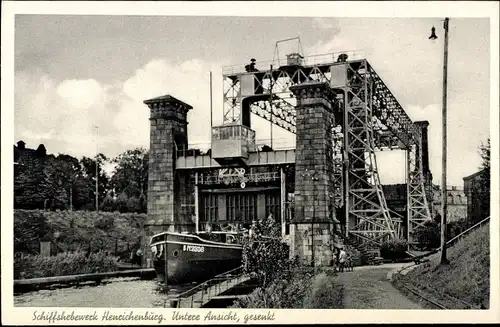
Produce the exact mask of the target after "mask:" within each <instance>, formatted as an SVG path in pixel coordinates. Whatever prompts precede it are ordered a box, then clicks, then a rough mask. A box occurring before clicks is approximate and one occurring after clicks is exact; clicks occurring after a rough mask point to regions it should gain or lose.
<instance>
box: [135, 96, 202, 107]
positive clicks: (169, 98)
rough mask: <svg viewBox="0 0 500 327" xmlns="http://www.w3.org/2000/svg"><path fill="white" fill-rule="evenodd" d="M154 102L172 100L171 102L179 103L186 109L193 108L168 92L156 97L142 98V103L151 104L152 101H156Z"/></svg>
mask: <svg viewBox="0 0 500 327" xmlns="http://www.w3.org/2000/svg"><path fill="white" fill-rule="evenodd" d="M156 102H173V103H178V104H181V105H183V106H184V107H186V108H187V109H193V107H192V106H190V105H189V104H187V103H185V102H183V101H181V100H179V99H177V98H175V97H173V96H171V95H170V94H166V95H162V96H159V97H156V98H152V99H148V100H144V104H152V103H156Z"/></svg>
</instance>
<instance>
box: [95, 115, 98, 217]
mask: <svg viewBox="0 0 500 327" xmlns="http://www.w3.org/2000/svg"><path fill="white" fill-rule="evenodd" d="M95 128H96V142H95V148H96V153H95V211H96V212H99V125H96V127H95Z"/></svg>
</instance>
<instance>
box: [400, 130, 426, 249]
mask: <svg viewBox="0 0 500 327" xmlns="http://www.w3.org/2000/svg"><path fill="white" fill-rule="evenodd" d="M421 142H422V141H421V140H420V142H419V144H418V146H419V147H421V146H422V144H421ZM417 150H418V148H417V145H414V146H412V147H410V149H408V150H407V156H406V158H407V167H408V172H407V174H408V176H407V201H408V234H407V239H408V243H411V244H412V243H416V240H415V239H414V232H415V230H417V229H418V228H419V227H423V225H424V224H425V223H426V222H427V221H429V220H430V219H431V214H430V210H429V205H428V202H427V196H426V193H425V186H424V174H423V171H422V156H421V155H418V151H417Z"/></svg>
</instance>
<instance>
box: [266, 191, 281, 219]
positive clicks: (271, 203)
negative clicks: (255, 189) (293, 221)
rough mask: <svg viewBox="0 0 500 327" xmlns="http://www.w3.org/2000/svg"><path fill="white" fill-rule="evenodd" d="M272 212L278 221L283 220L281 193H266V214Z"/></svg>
mask: <svg viewBox="0 0 500 327" xmlns="http://www.w3.org/2000/svg"><path fill="white" fill-rule="evenodd" d="M269 214H272V215H273V217H274V219H275V221H276V222H278V223H279V222H281V210H280V195H279V194H277V193H266V216H269Z"/></svg>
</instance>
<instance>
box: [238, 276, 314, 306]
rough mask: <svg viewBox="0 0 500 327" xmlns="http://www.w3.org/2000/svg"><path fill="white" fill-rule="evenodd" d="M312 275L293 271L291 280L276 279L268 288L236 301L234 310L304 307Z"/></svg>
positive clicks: (261, 288) (256, 290) (259, 289)
mask: <svg viewBox="0 0 500 327" xmlns="http://www.w3.org/2000/svg"><path fill="white" fill-rule="evenodd" d="M311 277H312V274H311V273H310V272H307V271H301V270H299V269H298V268H296V269H294V270H293V273H292V274H291V277H290V278H289V279H285V278H276V279H274V280H273V281H272V282H271V283H270V284H269V285H268V286H267V287H259V288H257V289H255V290H254V291H253V292H252V293H251V294H249V295H248V296H246V297H243V298H240V299H238V300H236V301H235V303H234V304H233V306H232V307H233V308H247V309H258V308H267V309H297V308H302V307H303V301H304V300H303V299H304V298H305V297H306V295H307V292H309V291H310V280H311Z"/></svg>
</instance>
